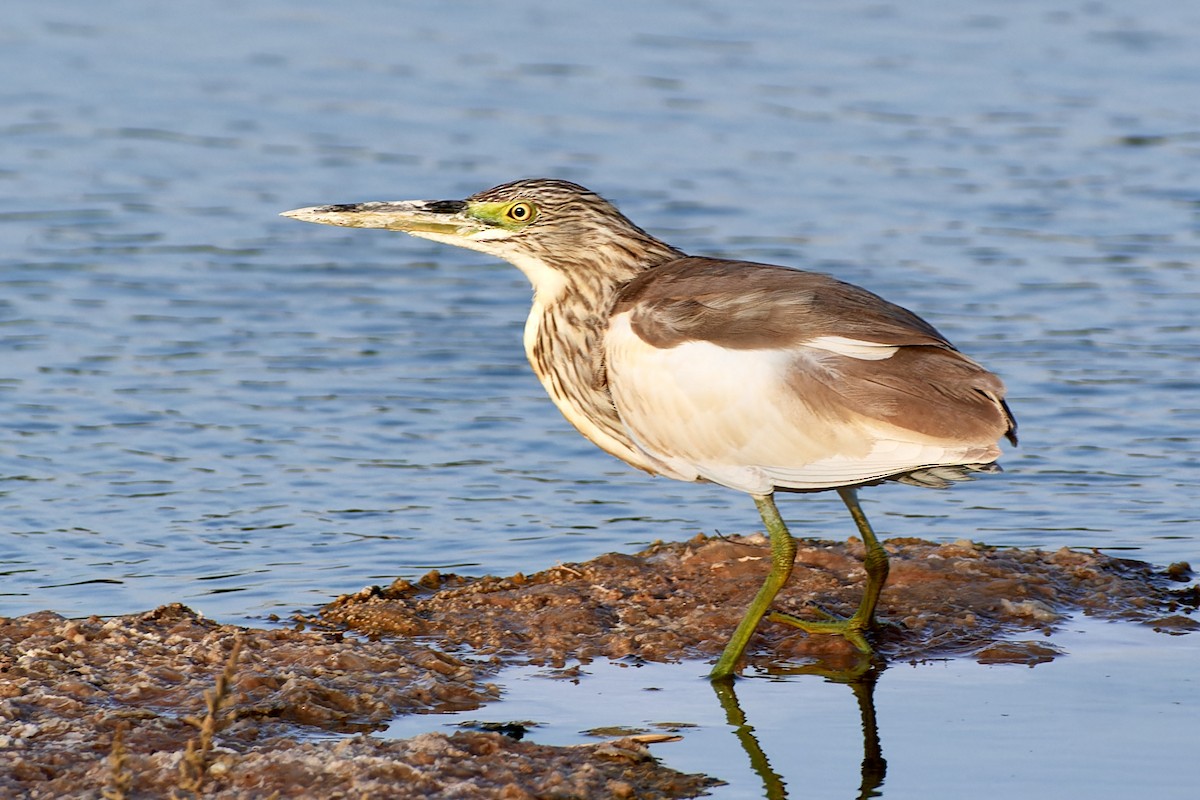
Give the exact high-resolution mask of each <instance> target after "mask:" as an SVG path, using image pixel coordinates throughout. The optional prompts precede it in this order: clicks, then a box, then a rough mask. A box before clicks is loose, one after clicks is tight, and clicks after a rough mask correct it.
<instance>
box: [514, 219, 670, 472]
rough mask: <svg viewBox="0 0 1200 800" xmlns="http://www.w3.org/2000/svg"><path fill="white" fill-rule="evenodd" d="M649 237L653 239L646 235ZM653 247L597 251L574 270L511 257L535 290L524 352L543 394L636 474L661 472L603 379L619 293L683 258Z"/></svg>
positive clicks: (582, 430)
mask: <svg viewBox="0 0 1200 800" xmlns="http://www.w3.org/2000/svg"><path fill="white" fill-rule="evenodd" d="M647 238H649V237H647ZM652 241H653V242H654V244H656V245H658V247H656V248H642V249H641V250H640V251H639V252H638V253H637V255H636V257H635V254H634V252H633V250H632V249H629V248H619V249H614V250H610V251H609V252H602V251H592V252H591V253H589V254H587V256H586V258H587V261H584V262H582V263H581V262H580V261H576V262H575V263H574V264H572V267H571V269H570V271H566V270H560V269H557V268H555V267H552V266H550V265H548V264H546V263H544V262H542V261H529V262H524V263H523V262H522V261H520V260H518V259H511V258H510V259H509V260H510V261H511V262H512V263H513V264H514V265H515V266H516V267H518V268H519V269H520V270H521V271H522V272H524V273H525V275H526V276H527V277H528V278H529V280H530V282H531V283H532V284H533V288H534V296H533V307H532V308H531V309H530V310H529V319H528V320H526V322H525V337H524V338H525V354H526V355H527V356H528V357H529V363H530V365H531V366H532V367H533V371H534V372H535V373H536V374H537V376H538V379H539V380H540V381H541V382H542V386H543V387H545V389H546V392H547V393H548V394H549V395H550V398H551V399H552V400H553V401H554V404H555V405H556V406H558V408H559V410H560V411H561V412H562V413H563V416H565V417H566V418H567V419H568V420H569V421H570V422H571V424H572V425H574V426H575V428H576V429H577V430H579V432H580V433H582V434H583V435H584V436H586V437H587V438H588V439H590V440H591V441H592V442H593V443H594V444H596V445H597V446H599V447H600V448H601V449H602V450H605V451H607V452H608V453H610V454H612V455H614V456H616V457H617V458H619V459H621V460H623V461H625V462H627V463H629V464H632V465H633V466H635V467H638V468H639V469H644V470H646V471H648V472H651V473H655V472H658V471H659V469H658V467H657V466H656V465H655V463H654V462H653V460H652V459H650V458H649V457H648V456H647V455H646V454H645V453H644V452H643V451H642V450H641V449H640V448H639V447H638V446H637V445H635V444H634V443H633V442H632V441H631V440H630V438H629V435H628V433H627V432H626V431H625V427H624V425H623V424H622V423H621V420H620V418H619V417H618V416H617V412H616V408H615V407H614V405H613V401H612V397H611V396H610V395H609V393H608V385H607V381H606V377H605V374H604V362H603V353H604V335H605V332H606V331H607V329H608V317H609V314H610V312H611V309H612V305H613V301H614V299H615V298H616V294H617V292H618V291H620V289H621V287H623V286H624V285H625V284H626V283H628V282H629V281H630V280H632V279H633V278H634V277H636V276H637V275H638V274H639V273H641V272H644V271H645V270H647V269H651V268H653V267H655V266H657V265H659V264H662V263H665V262H667V261H671V260H674V259H676V258H680V257H682V256H683V254H682V253H681V252H679V251H678V250H675V249H674V248H672V247H669V246H667V245H665V244H662V243H661V242H658V241H657V240H652Z"/></svg>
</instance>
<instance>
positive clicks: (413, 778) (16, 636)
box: [0, 605, 710, 800]
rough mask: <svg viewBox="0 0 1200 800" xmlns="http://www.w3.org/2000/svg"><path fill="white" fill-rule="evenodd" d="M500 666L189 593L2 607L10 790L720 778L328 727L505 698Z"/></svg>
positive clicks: (1, 784) (0, 707) (672, 788)
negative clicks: (305, 625)
mask: <svg viewBox="0 0 1200 800" xmlns="http://www.w3.org/2000/svg"><path fill="white" fill-rule="evenodd" d="M235 647H236V648H237V649H238V650H239V653H238V655H237V658H236V660H235V661H233V662H232V663H231V661H230V655H231V653H232V651H233V650H234V649H235ZM494 668H495V665H494V664H490V663H479V664H467V663H464V662H463V661H460V660H458V659H456V658H454V657H452V656H448V655H444V654H440V653H438V652H435V651H434V650H431V649H429V648H425V647H421V646H418V645H413V644H410V643H406V642H402V641H388V642H369V641H361V640H356V639H354V638H347V637H344V636H343V635H342V634H341V633H337V632H312V631H298V630H261V629H252V628H241V627H237V626H233V625H218V624H215V623H213V622H210V621H207V620H204V619H201V618H200V617H198V616H197V615H196V614H194V613H193V612H192V611H190V610H189V609H187V608H184V607H183V606H179V605H173V606H164V607H163V608H160V609H157V610H155V611H152V612H149V613H147V614H143V615H140V616H125V617H116V618H113V619H109V620H103V619H99V618H91V619H86V620H66V619H63V618H62V617H59V616H57V615H55V614H51V613H49V612H43V613H39V614H31V615H28V616H24V617H17V618H11V619H0V765H2V766H0V796H3V797H27V798H62V797H93V798H95V797H101V796H105V797H114V798H116V797H131V798H132V797H171V796H179V797H219V798H267V797H272V796H275V797H306V798H307V797H326V798H333V797H355V798H364V797H365V798H369V797H388V798H427V797H441V796H454V797H456V798H513V799H514V800H520V799H521V798H533V797H548V796H549V797H553V796H563V797H650V798H674V797H693V796H695V795H696V794H697V793H699V792H700V791H701V788H702V787H703V786H705V785H707V784H708V783H709V782H710V781H708V780H707V779H705V778H703V777H702V776H686V775H681V774H679V773H676V772H674V771H672V770H668V769H665V768H663V767H661V766H659V765H658V764H657V763H656V762H655V761H654V759H653V758H652V757H651V756H650V754H649V752H648V751H647V749H646V748H645V746H643V745H642V744H641V743H639V742H637V741H632V740H625V741H617V742H609V743H602V744H601V743H598V744H597V745H595V746H592V747H571V748H556V747H545V746H541V745H537V744H533V743H528V742H518V741H515V740H513V739H511V738H508V737H506V736H502V735H500V734H496V733H481V732H473V731H464V732H460V733H456V734H454V735H450V736H447V735H443V734H432V733H431V734H426V735H423V736H418V737H414V738H412V739H407V740H403V741H389V740H380V739H376V738H372V737H369V736H351V737H349V738H347V737H337V738H332V737H330V736H328V734H334V733H348V732H354V731H369V730H377V729H379V728H381V727H383V726H384V725H385V724H386V723H387V721H388V720H389V719H391V718H393V717H394V716H395V715H397V714H403V713H422V712H437V711H451V710H459V709H467V708H474V707H477V706H479V705H481V704H483V703H485V702H489V701H491V700H494V699H496V698H497V697H498V696H499V689H498V688H497V687H496V686H494V685H492V684H489V683H487V682H486V678H487V677H488V676H489V675H490V674H491V672H492V671H494ZM218 683H221V684H223V687H222V690H221V691H220V692H219V694H218V693H215V687H216V686H217V685H218ZM214 699H216V707H215V713H211V712H212V710H214V709H213V701H214ZM322 734H326V736H324V737H323V736H322ZM118 740H119V741H118ZM102 793H104V794H103V795H102Z"/></svg>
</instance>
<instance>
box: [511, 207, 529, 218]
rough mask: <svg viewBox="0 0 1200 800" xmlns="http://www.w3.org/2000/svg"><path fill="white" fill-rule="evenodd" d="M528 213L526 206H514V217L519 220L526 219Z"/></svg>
mask: <svg viewBox="0 0 1200 800" xmlns="http://www.w3.org/2000/svg"><path fill="white" fill-rule="evenodd" d="M526 213H528V212H527V211H526V209H525V206H513V210H512V215H513V216H514V217H516V218H517V219H524V218H525V214H526Z"/></svg>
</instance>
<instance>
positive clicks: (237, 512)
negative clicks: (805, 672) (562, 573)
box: [0, 0, 1200, 796]
mask: <svg viewBox="0 0 1200 800" xmlns="http://www.w3.org/2000/svg"><path fill="white" fill-rule="evenodd" d="M12 5H13V6H14V7H13V8H10V9H7V10H6V14H5V22H4V25H3V26H2V27H0V69H3V73H4V74H5V75H7V76H9V79H8V80H7V81H5V84H4V86H3V88H0V352H2V353H3V365H4V366H3V370H2V371H0V409H2V413H0V510H2V511H3V520H4V523H3V526H2V528H0V577H2V581H0V615H4V614H20V613H25V612H28V611H33V610H38V609H44V608H49V609H53V610H55V611H58V612H61V613H64V614H69V615H83V614H92V613H96V614H118V613H126V612H136V611H142V610H145V609H148V608H151V607H153V606H156V605H158V604H161V603H165V602H169V601H181V602H184V603H187V604H188V605H191V606H193V607H194V608H196V609H198V610H200V611H202V612H204V613H205V614H208V615H209V616H212V617H215V618H218V619H222V620H226V621H233V622H245V621H247V620H249V621H258V620H261V618H262V617H264V616H265V615H266V614H269V613H272V612H274V613H281V614H284V613H287V612H289V611H291V610H292V609H311V608H313V607H314V606H317V605H319V604H321V603H323V602H325V601H326V600H328V599H329V598H330V597H332V596H335V595H337V594H339V593H342V592H346V591H354V590H357V589H359V588H361V587H362V586H364V585H367V584H371V583H381V582H387V581H390V580H391V579H393V578H395V577H397V576H405V577H414V576H416V575H419V574H421V573H423V572H424V571H426V570H428V569H430V568H438V569H441V570H453V571H458V572H463V573H468V574H481V573H498V574H508V573H511V572H515V571H517V570H521V571H525V572H529V571H533V570H537V569H540V568H544V567H548V566H551V565H553V564H555V563H557V562H561V561H580V560H586V559H588V558H590V557H593V556H595V555H598V554H600V553H603V552H606V551H610V550H622V551H631V550H633V549H636V548H637V547H639V546H641V545H643V544H645V543H648V542H651V541H653V540H655V539H660V538H661V539H672V540H674V539H684V538H687V537H689V536H691V535H692V534H694V533H695V532H697V531H706V532H713V531H721V532H736V531H748V530H751V529H754V528H755V526H756V522H757V520H756V514H755V512H754V509H753V505H752V504H751V503H750V502H749V500H748V499H747V498H744V497H741V496H738V495H736V494H733V493H731V492H728V491H726V490H722V489H718V488H714V487H703V486H688V485H683V484H678V483H672V482H668V481H664V480H652V479H649V478H647V477H645V476H644V475H641V474H639V473H635V472H633V471H632V470H629V469H628V468H626V467H624V466H623V465H622V464H620V463H618V462H616V461H614V460H612V459H611V458H609V457H608V456H606V455H604V454H603V453H600V452H599V451H597V450H595V449H594V448H592V447H591V445H589V444H588V443H586V442H584V441H583V440H582V439H580V438H579V437H578V435H577V434H576V433H575V432H574V431H573V430H572V429H570V428H569V426H568V425H567V424H566V423H565V422H564V421H563V420H561V419H560V418H558V416H557V414H556V413H555V412H554V411H553V409H552V408H551V407H550V405H549V402H548V400H546V399H545V397H544V396H543V393H542V390H541V388H540V387H539V386H538V384H537V383H536V381H535V380H534V378H533V377H532V375H531V374H530V372H529V369H528V366H527V365H526V364H525V363H524V356H523V353H522V350H521V346H520V336H521V326H522V324H523V320H524V315H525V311H526V308H527V305H528V301H529V288H528V286H527V285H526V284H525V282H524V279H523V278H522V277H521V275H520V274H519V273H517V272H516V271H515V270H513V269H512V268H511V267H509V266H507V265H505V264H500V263H494V262H493V261H491V260H489V259H487V258H486V257H483V256H481V255H478V254H473V253H470V252H467V251H459V250H453V249H449V248H442V247H439V246H437V245H435V244H432V243H429V242H423V241H418V240H413V239H410V238H408V237H405V236H402V235H399V234H388V233H383V232H377V231H343V230H336V229H331V228H321V227H316V226H306V225H301V224H299V223H296V222H294V221H291V220H286V219H281V218H279V217H278V216H277V214H278V212H280V211H283V210H286V209H290V208H296V207H299V206H306V205H314V204H319V203H327V202H347V201H356V200H372V199H406V198H429V199H435V198H436V199H441V198H455V197H462V196H464V195H466V194H469V193H471V192H473V191H476V190H478V189H481V188H485V187H487V186H490V185H493V184H496V183H499V182H502V181H505V180H509V179H512V178H516V177H521V176H529V175H548V176H556V177H564V178H568V179H572V180H576V181H579V182H582V183H584V184H586V185H588V186H590V187H591V188H594V189H596V190H597V191H599V192H601V193H602V194H604V195H606V196H608V197H610V198H611V199H613V200H614V201H616V202H617V203H618V204H619V205H620V206H621V207H622V209H623V210H625V211H626V212H627V213H628V214H629V215H630V216H631V217H632V218H633V219H634V220H635V221H637V222H638V223H639V224H641V225H643V226H644V227H646V228H648V229H649V230H651V231H652V232H655V233H656V234H658V235H660V236H662V237H663V238H665V239H667V240H668V241H670V242H671V243H673V244H675V245H677V246H679V247H681V248H683V249H685V250H687V251H689V252H693V253H711V254H720V255H730V256H736V257H741V258H749V259H756V260H763V261H771V262H776V263H785V264H792V265H797V266H804V267H807V268H810V269H818V270H823V271H827V272H832V273H834V274H836V275H838V276H839V277H842V278H844V279H846V280H850V281H853V282H856V283H860V284H862V285H865V286H867V287H869V288H871V289H873V290H874V291H876V292H878V293H880V294H883V295H885V296H887V297H888V298H889V299H892V300H894V301H896V302H899V303H901V304H903V305H906V306H908V307H910V308H912V309H913V310H915V311H917V312H918V313H921V314H922V315H923V316H925V317H926V318H928V319H929V320H930V321H932V322H933V323H934V324H936V325H937V326H938V327H939V328H941V329H942V330H943V332H944V333H946V334H947V335H948V336H949V337H950V338H951V339H952V340H953V341H955V342H956V343H957V344H958V345H959V346H960V347H961V348H962V349H964V350H965V351H967V352H968V353H970V354H971V355H973V356H974V357H976V358H977V359H979V360H980V361H982V362H983V363H985V364H986V365H988V366H989V367H990V368H992V369H993V370H995V371H997V372H998V373H1000V374H1001V375H1002V376H1003V377H1004V378H1005V380H1006V381H1007V382H1008V384H1009V387H1010V392H1011V400H1012V404H1013V407H1014V409H1015V411H1016V413H1017V416H1018V418H1019V419H1020V422H1021V433H1022V446H1021V447H1020V448H1019V449H1017V450H1015V451H1013V452H1012V453H1011V454H1010V455H1009V456H1008V457H1006V459H1005V462H1004V463H1005V466H1006V469H1007V470H1008V472H1007V473H1006V474H1005V475H1004V476H1001V477H998V478H995V479H989V480H986V481H979V482H977V483H975V484H971V485H968V486H962V487H958V488H956V489H954V490H953V491H952V492H922V491H919V490H916V489H912V488H909V487H903V486H893V487H880V488H878V489H873V490H871V491H869V492H868V493H866V509H867V512H868V513H869V514H870V515H871V516H872V518H873V519H874V520H875V522H876V524H877V527H879V528H880V529H881V531H882V532H883V533H885V534H895V535H919V536H922V537H926V538H930V539H935V540H953V539H957V538H960V537H968V538H973V539H977V540H981V541H985V542H988V543H991V544H998V545H1020V546H1038V547H1046V548H1057V547H1060V546H1064V545H1067V546H1074V547H1099V548H1104V549H1110V550H1120V551H1122V552H1123V553H1124V554H1126V555H1130V556H1133V557H1137V558H1142V559H1145V560H1149V561H1152V562H1155V563H1160V564H1166V563H1169V562H1172V561H1178V560H1191V561H1193V562H1200V547H1198V546H1197V532H1198V528H1200V524H1198V523H1200V501H1198V500H1197V498H1198V497H1200V457H1198V454H1200V446H1198V444H1197V435H1196V431H1197V429H1198V427H1200V276H1198V272H1200V105H1198V104H1197V103H1196V86H1198V85H1200V57H1198V56H1197V55H1196V49H1195V41H1196V39H1197V37H1198V36H1200V9H1197V8H1194V7H1193V6H1192V5H1191V4H1186V3H1175V2H1166V0H1151V1H1150V2H1144V3H1139V4H1138V5H1137V7H1136V8H1133V7H1126V6H1121V5H1111V6H1110V5H1105V4H1103V3H1096V2H1082V1H1080V2H1060V1H1059V0H1050V1H1049V2H1012V3H1004V4H991V3H977V4H966V5H954V4H948V3H939V2H934V0H910V2H905V3H894V4H887V3H846V2H810V3H785V2H782V1H781V0H777V1H776V2H762V3H757V4H753V5H752V6H750V7H748V8H735V7H733V6H730V5H729V4H726V3H718V2H715V0H714V1H713V2H704V1H702V0H701V1H697V2H673V3H656V4H644V3H641V4H640V3H633V2H627V0H616V1H615V2H609V3H605V4H586V5H585V4H569V5H568V4H555V3H537V2H531V1H530V0H514V1H513V2H509V3H505V4H499V5H498V4H494V3H480V2H461V3H454V4H425V5H419V6H418V5H411V4H395V3H386V2H367V0H360V1H359V2H352V3H348V4H328V3H316V2H296V1H293V2H286V3H285V2H277V1H276V0H264V1H263V2H259V3H254V4H235V3H228V2H223V3H195V2H184V3H173V4H157V3H149V2H134V0H113V1H112V2H108V3H105V4H102V5H97V4H89V3H82V2H74V1H73V0H64V1H63V2H56V3H42V4H32V3H17V4H12ZM783 510H784V513H785V515H786V516H787V517H789V519H791V520H793V530H794V532H795V533H797V534H798V535H814V536H826V537H844V536H847V535H849V534H850V533H851V530H850V527H849V524H848V521H847V520H846V519H845V512H844V510H843V509H842V508H841V506H840V503H838V501H837V500H836V498H827V497H823V496H816V497H802V498H790V499H787V500H786V504H785V505H784V509H783ZM1155 641H1158V640H1155ZM1161 641H1162V644H1161V646H1164V647H1170V646H1174V645H1173V643H1174V642H1177V641H1182V640H1175V639H1165V638H1163V639H1162V640H1161ZM1141 646H1143V647H1149V646H1150V645H1148V644H1145V643H1143V644H1142V645H1141ZM1038 672H1039V671H1035V672H1034V673H1033V674H1038ZM972 674H975V675H976V676H977V677H976V678H975V680H978V681H979V682H980V684H981V685H983V686H986V685H987V683H988V681H989V680H990V678H989V675H991V674H993V673H992V672H991V671H980V672H977V673H972ZM1143 677H1144V678H1145V679H1147V680H1150V679H1152V678H1153V679H1154V680H1164V681H1167V682H1168V684H1169V685H1176V684H1172V683H1170V682H1171V681H1174V680H1177V676H1176V675H1175V674H1174V673H1171V674H1164V675H1155V674H1154V672H1153V668H1151V667H1147V670H1146V673H1145V675H1144V676H1143ZM887 688H888V684H887V683H886V676H885V682H883V683H881V687H880V692H881V693H883V692H885V691H886V690H887ZM1178 688H1179V692H1180V693H1181V697H1182V695H1184V694H1187V693H1188V692H1190V695H1189V697H1190V698H1191V699H1192V700H1193V701H1194V700H1196V699H1200V698H1197V694H1196V691H1195V686H1194V685H1193V684H1187V685H1186V686H1184V685H1182V684H1180V685H1179V687H1178ZM843 691H844V690H843ZM897 691H903V690H902V689H899V688H897ZM1131 702H1134V701H1131ZM1064 713H1069V711H1068V712H1064ZM805 722H806V724H810V723H811V724H814V725H819V724H820V720H819V719H817V720H813V719H811V718H809V717H806V718H805ZM760 724H761V723H760ZM780 724H781V725H782V724H785V723H782V722H781V723H780ZM786 724H787V725H795V724H797V723H796V722H795V721H794V720H791V721H788V722H786ZM1031 724H1032V723H1031ZM1146 724H1147V725H1150V724H1152V720H1150V719H1147V720H1146ZM927 735H928V736H929V737H930V744H929V746H930V747H937V742H938V741H939V739H938V736H939V732H938V731H929V732H928V734H927ZM1087 788H1090V790H1091V791H1089V792H1084V793H1083V794H1089V795H1090V796H1101V795H1102V794H1103V792H1102V791H1101V790H1102V789H1103V788H1104V786H1103V785H1102V784H1100V783H1098V784H1097V785H1096V786H1092V787H1087ZM886 789H887V787H886V786H885V793H886ZM756 791H757V790H756ZM728 796H736V795H728ZM748 796H754V795H753V794H751V795H748ZM1112 796H1118V795H1117V794H1115V793H1113V794H1112Z"/></svg>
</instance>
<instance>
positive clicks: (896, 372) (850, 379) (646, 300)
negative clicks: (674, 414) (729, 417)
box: [613, 257, 1016, 444]
mask: <svg viewBox="0 0 1200 800" xmlns="http://www.w3.org/2000/svg"><path fill="white" fill-rule="evenodd" d="M625 312H629V314H630V323H631V326H632V328H633V331H634V333H636V334H637V336H638V337H639V338H641V339H642V340H644V341H645V342H646V343H647V344H649V345H651V346H653V347H658V348H673V347H676V346H678V345H680V344H683V343H685V342H691V341H705V342H709V343H712V344H715V345H717V346H720V347H723V348H727V349H731V350H776V351H787V352H788V353H790V354H792V358H791V359H789V360H788V362H787V363H788V364H789V365H790V367H789V373H788V375H787V381H788V383H789V384H790V385H791V386H792V387H793V389H794V390H795V391H796V392H797V393H799V394H800V395H802V396H803V397H804V398H805V401H806V402H807V403H808V404H810V405H812V406H815V407H818V408H823V409H825V412H826V413H825V414H823V416H826V417H829V418H836V416H837V415H838V413H839V410H840V409H844V410H845V411H849V412H851V413H856V414H861V415H864V416H867V417H870V418H873V419H878V420H881V421H885V422H888V423H891V424H893V425H896V426H898V427H901V428H905V429H908V430H912V431H917V432H919V433H923V434H927V435H931V436H937V437H939V438H942V439H946V440H948V441H960V442H981V443H982V442H989V441H990V442H993V443H994V442H995V441H996V440H997V439H998V438H999V437H1000V436H1002V435H1003V436H1007V437H1008V439H1009V440H1010V441H1012V442H1013V443H1014V444H1015V443H1016V421H1015V420H1014V419H1013V417H1012V414H1011V413H1010V412H1009V409H1008V406H1007V405H1006V404H1005V402H1004V391H1005V390H1004V384H1003V383H1002V382H1001V381H1000V379H999V378H997V377H996V376H995V375H993V374H992V373H990V372H988V371H987V370H985V369H984V368H983V367H981V366H980V365H979V364H977V363H975V362H974V361H972V360H971V359H969V358H967V357H966V356H964V355H963V354H961V353H960V352H958V350H956V349H955V348H954V346H953V345H951V344H950V343H949V342H948V341H947V340H946V339H945V337H943V336H942V335H941V334H940V333H938V331H937V330H936V329H935V328H934V327H933V326H932V325H930V324H929V323H928V322H926V321H925V320H923V319H921V318H920V317H918V316H917V315H916V314H913V313H912V312H911V311H908V310H907V309H904V308H901V307H900V306H897V305H895V304H894V303H890V302H888V301H886V300H884V299H883V298H881V297H879V296H877V295H875V294H872V293H871V292H868V291H867V290H865V289H862V288H859V287H857V286H854V285H852V284H848V283H845V282H842V281H839V280H837V279H835V278H832V277H830V276H828V275H822V274H820V273H813V272H803V271H800V270H794V269H788V268H786V267H777V266H771V265H766V264H753V263H748V262H742V261H725V260H720V259H710V258H691V257H689V258H682V259H678V260H676V261H672V262H668V263H667V264H664V265H662V266H659V267H655V268H653V269H650V270H647V271H646V272H644V273H642V274H640V275H639V276H638V277H637V278H635V279H634V280H633V281H631V282H630V283H629V284H628V285H627V286H626V287H625V288H624V289H623V290H622V292H621V293H620V294H619V296H618V298H617V300H616V303H615V306H614V309H613V315H614V316H616V315H619V314H621V313H625ZM855 342H861V343H869V344H875V345H883V346H884V347H882V348H866V350H872V349H874V350H878V351H880V353H890V354H889V355H880V354H878V353H875V354H870V355H865V354H863V353H859V352H856V350H855V347H854V345H853V343H855ZM890 348H894V351H892V350H891V349H890Z"/></svg>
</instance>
